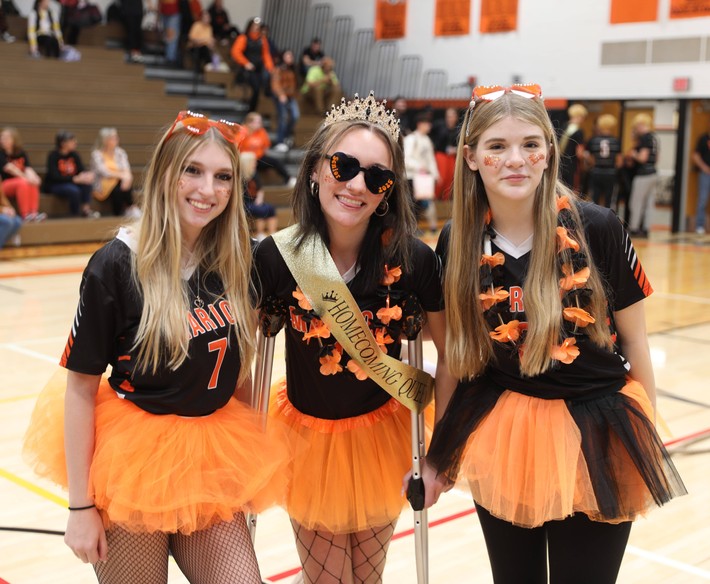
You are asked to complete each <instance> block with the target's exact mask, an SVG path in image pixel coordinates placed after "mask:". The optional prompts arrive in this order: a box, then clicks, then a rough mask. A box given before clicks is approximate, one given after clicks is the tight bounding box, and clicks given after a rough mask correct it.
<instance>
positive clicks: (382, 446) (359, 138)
mask: <svg viewBox="0 0 710 584" xmlns="http://www.w3.org/2000/svg"><path fill="white" fill-rule="evenodd" d="M354 102H355V103H354V105H353V104H352V103H351V104H350V106H349V107H347V108H338V109H337V110H332V111H331V113H330V114H329V115H328V116H327V118H326V121H325V122H324V123H323V124H322V125H321V126H320V127H319V128H318V130H316V133H315V135H314V137H313V139H312V140H311V142H310V148H309V150H308V152H306V155H305V158H304V159H303V162H302V165H301V170H300V172H299V175H298V179H297V182H296V185H295V187H294V191H293V205H294V216H295V219H296V222H297V224H296V226H295V227H294V228H292V229H293V233H288V232H286V235H288V237H289V238H290V239H289V241H293V242H296V243H297V244H298V245H302V246H304V247H305V246H306V244H305V243H303V242H304V240H306V239H307V240H308V241H312V240H313V239H315V240H316V241H317V242H318V243H319V244H321V242H322V243H323V244H325V246H326V247H327V253H329V255H330V256H331V258H332V260H333V263H334V264H335V265H334V266H333V270H335V269H337V272H339V275H340V278H342V282H339V284H342V285H343V286H345V285H347V289H349V291H350V293H351V294H352V297H353V298H354V301H355V302H356V303H357V307H356V308H355V309H359V310H360V311H361V312H362V316H363V317H364V319H365V321H366V323H367V325H366V326H368V327H369V329H370V331H371V332H372V335H373V336H374V341H376V342H377V344H379V345H380V347H381V349H382V350H383V351H385V352H386V353H387V354H388V355H389V356H391V357H393V358H395V359H399V357H400V352H401V341H402V337H403V336H404V332H403V329H404V328H405V325H406V324H407V323H409V322H411V321H412V319H418V318H420V317H423V318H426V320H427V323H428V329H429V331H430V332H431V337H432V339H433V340H434V343H435V345H436V347H437V349H438V354H439V361H438V363H437V374H436V391H437V392H439V391H443V389H442V388H444V387H445V386H446V384H447V383H449V384H452V383H453V380H452V379H451V378H450V377H449V376H448V373H447V370H446V364H445V362H444V359H443V346H444V336H445V330H444V320H443V314H444V313H443V311H442V305H441V283H440V273H439V267H440V264H439V261H438V259H437V257H436V255H435V254H434V252H433V250H432V249H431V248H429V247H428V246H427V245H425V244H424V243H423V242H421V241H419V240H418V239H415V238H414V237H413V234H414V232H415V229H416V224H415V220H414V214H413V210H412V206H411V203H410V195H409V192H408V188H407V182H406V176H405V174H404V160H403V153H402V147H401V141H400V139H399V124H398V120H397V119H396V118H395V117H394V116H393V115H392V112H388V111H386V110H385V108H384V105H383V104H382V103H378V102H375V100H374V97H373V96H372V95H370V97H369V98H367V99H365V100H362V99H359V98H358V99H356V100H354ZM355 107H357V108H358V109H355ZM279 235H282V233H281V232H280V233H278V234H276V235H275V236H272V237H267V238H266V239H265V240H264V241H263V242H261V243H260V244H259V245H258V247H257V248H256V250H255V256H254V257H255V259H254V261H255V264H256V272H257V277H256V282H257V286H258V288H259V293H260V298H261V302H262V304H263V305H266V306H268V305H270V304H271V303H273V302H274V300H276V301H277V302H278V303H280V304H282V305H284V306H285V311H286V314H287V316H288V318H287V323H286V381H285V383H283V382H282V383H280V384H279V385H280V386H281V389H280V391H279V393H278V395H277V397H276V404H275V407H274V408H272V414H273V416H274V417H275V418H276V419H277V420H280V421H282V422H284V423H285V424H287V425H288V426H289V428H290V430H291V434H292V440H293V445H294V449H295V450H296V453H295V456H294V462H293V469H292V479H291V483H290V488H289V495H288V499H287V503H286V509H287V511H288V513H289V515H290V517H291V522H292V525H293V529H294V532H295V535H296V544H297V547H298V553H299V556H300V558H301V563H302V565H303V574H304V581H305V582H306V583H311V582H326V581H327V582H371V583H372V584H376V583H379V582H381V580H382V571H383V570H384V566H385V559H386V553H387V548H388V546H389V543H390V540H391V537H392V535H393V533H394V528H395V525H396V523H397V519H398V517H399V514H400V512H401V510H402V505H403V495H402V490H401V481H402V476H403V475H404V473H405V472H406V471H407V470H408V468H410V466H411V458H410V449H411V432H410V425H411V424H410V412H409V410H408V409H407V407H405V406H404V405H403V404H402V403H400V402H399V401H398V400H397V399H395V398H394V397H392V396H391V394H390V393H389V392H387V391H385V390H384V389H383V388H382V387H381V386H380V385H378V383H377V382H376V381H375V380H374V379H373V378H371V377H370V376H369V375H368V373H367V372H366V370H365V369H364V368H363V367H362V366H361V365H360V362H358V361H357V360H356V359H355V358H354V357H357V354H356V352H355V350H352V349H351V350H346V349H344V348H343V346H341V344H340V342H337V341H336V339H335V336H334V335H335V333H331V331H330V330H329V329H328V327H327V326H326V325H325V324H324V322H323V320H322V316H323V315H322V313H316V312H315V310H314V309H313V308H312V307H311V304H310V302H309V300H308V296H306V294H305V293H304V291H303V290H301V288H300V287H298V286H297V280H298V281H299V282H302V281H303V280H302V278H305V280H306V281H308V280H310V279H311V277H310V276H309V274H310V273H311V271H316V272H318V273H321V272H322V271H323V269H324V267H323V266H322V265H321V264H322V262H318V264H317V265H308V262H304V264H300V263H299V265H298V266H297V268H294V267H289V264H287V263H286V261H285V259H284V255H283V253H282V250H281V248H280V247H279V245H280V244H279V243H278V241H279V240H277V238H278V237H279ZM298 242H300V243H298ZM305 249H306V250H308V249H309V248H307V247H305ZM334 285H335V284H334ZM364 337H365V332H364V331H363V330H362V329H360V330H359V332H358V333H357V337H353V338H357V342H358V343H359V342H360V341H361V339H363V338H364ZM356 350H358V351H359V349H356ZM356 560H357V561H356Z"/></svg>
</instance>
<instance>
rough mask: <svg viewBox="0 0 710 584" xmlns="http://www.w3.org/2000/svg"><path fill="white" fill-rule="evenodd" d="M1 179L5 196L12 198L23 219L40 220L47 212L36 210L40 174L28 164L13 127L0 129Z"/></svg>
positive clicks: (44, 217) (37, 207) (18, 135)
mask: <svg viewBox="0 0 710 584" xmlns="http://www.w3.org/2000/svg"><path fill="white" fill-rule="evenodd" d="M0 178H2V188H3V191H4V192H5V195H6V196H7V197H10V198H13V197H14V199H15V202H16V203H17V209H18V210H19V212H20V216H21V217H22V219H23V220H25V221H43V220H44V219H46V218H47V214H46V213H40V212H39V186H40V184H41V182H42V181H41V180H40V178H39V175H38V174H37V173H36V172H35V171H34V169H33V168H32V166H31V165H30V159H29V158H28V156H27V153H26V152H25V151H24V149H23V148H22V142H21V141H20V133H19V132H18V131H17V130H16V129H15V128H3V129H2V132H0Z"/></svg>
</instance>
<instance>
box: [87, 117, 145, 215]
mask: <svg viewBox="0 0 710 584" xmlns="http://www.w3.org/2000/svg"><path fill="white" fill-rule="evenodd" d="M91 170H92V171H93V172H94V198H95V199H98V200H99V201H106V200H108V201H110V202H111V206H112V208H113V214H114V215H116V216H121V215H125V216H126V217H130V218H133V219H137V218H138V217H140V215H141V211H140V209H139V208H138V207H137V206H136V205H135V204H134V203H133V173H132V172H131V164H130V162H128V155H127V154H126V151H125V150H124V149H123V148H121V147H120V146H119V145H118V131H117V130H116V128H101V130H99V136H98V138H97V139H96V144H95V146H94V150H93V151H92V152H91Z"/></svg>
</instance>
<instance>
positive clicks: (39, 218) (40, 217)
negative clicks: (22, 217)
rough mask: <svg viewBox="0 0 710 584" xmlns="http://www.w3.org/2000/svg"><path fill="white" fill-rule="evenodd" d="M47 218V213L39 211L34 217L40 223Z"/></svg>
mask: <svg viewBox="0 0 710 584" xmlns="http://www.w3.org/2000/svg"><path fill="white" fill-rule="evenodd" d="M46 218H47V213H37V214H36V215H35V218H34V222H35V223H39V222H40V221H44V220H45V219H46Z"/></svg>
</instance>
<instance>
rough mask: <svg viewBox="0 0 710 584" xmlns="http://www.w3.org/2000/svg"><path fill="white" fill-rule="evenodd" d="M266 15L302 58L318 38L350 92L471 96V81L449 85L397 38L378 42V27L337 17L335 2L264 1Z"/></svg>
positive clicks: (283, 43)
mask: <svg viewBox="0 0 710 584" xmlns="http://www.w3.org/2000/svg"><path fill="white" fill-rule="evenodd" d="M262 17H263V19H264V21H265V22H267V23H268V24H269V26H270V29H271V35H272V37H273V38H274V41H275V42H276V45H277V46H278V47H279V48H282V49H285V48H290V49H292V50H293V51H294V54H296V56H297V57H298V56H299V55H300V53H301V51H302V50H303V47H305V46H307V45H308V44H309V43H310V40H311V39H312V38H313V37H319V38H320V39H321V40H322V43H323V47H324V49H325V52H326V54H328V55H329V56H331V57H333V59H334V60H335V63H336V72H337V74H338V77H339V78H340V82H341V85H342V87H343V90H344V91H345V93H346V94H348V95H349V94H353V93H356V92H357V93H360V94H366V93H367V92H369V91H370V90H374V91H375V93H376V94H377V95H382V96H387V97H395V96H397V95H401V96H403V97H406V98H408V99H466V98H467V97H468V95H469V93H470V88H469V86H468V84H467V83H458V84H449V82H448V74H447V72H446V71H444V70H442V69H432V70H424V69H423V61H422V58H421V56H420V55H400V54H399V43H398V42H397V41H375V37H374V30H373V29H371V28H368V29H358V30H353V29H354V24H353V19H352V17H350V16H336V17H333V9H332V6H331V5H330V4H327V3H318V4H314V3H312V2H311V1H310V0H265V2H264V5H263V14H262Z"/></svg>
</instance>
